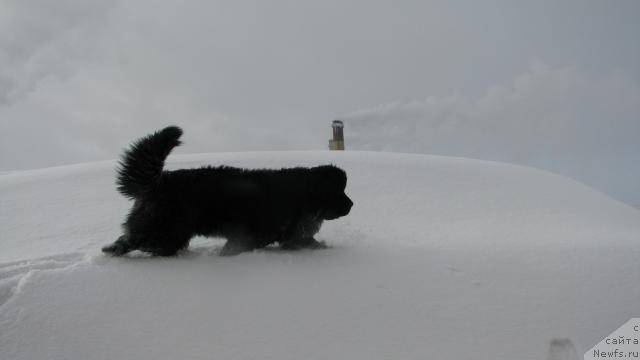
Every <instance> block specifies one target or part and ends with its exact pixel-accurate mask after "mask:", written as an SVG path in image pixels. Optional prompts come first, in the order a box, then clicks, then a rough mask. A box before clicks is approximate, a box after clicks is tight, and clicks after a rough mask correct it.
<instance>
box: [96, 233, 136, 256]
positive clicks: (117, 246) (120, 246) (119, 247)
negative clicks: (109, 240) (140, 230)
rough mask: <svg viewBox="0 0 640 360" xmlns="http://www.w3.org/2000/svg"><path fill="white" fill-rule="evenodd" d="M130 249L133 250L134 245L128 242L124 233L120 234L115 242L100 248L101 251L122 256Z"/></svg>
mask: <svg viewBox="0 0 640 360" xmlns="http://www.w3.org/2000/svg"><path fill="white" fill-rule="evenodd" d="M132 250H135V247H134V246H133V245H132V244H131V242H129V237H128V236H126V235H122V236H120V237H119V238H118V240H116V242H114V243H113V244H111V245H107V246H105V247H103V248H102V252H103V253H105V254H109V255H113V256H122V255H124V254H126V253H128V252H130V251H132Z"/></svg>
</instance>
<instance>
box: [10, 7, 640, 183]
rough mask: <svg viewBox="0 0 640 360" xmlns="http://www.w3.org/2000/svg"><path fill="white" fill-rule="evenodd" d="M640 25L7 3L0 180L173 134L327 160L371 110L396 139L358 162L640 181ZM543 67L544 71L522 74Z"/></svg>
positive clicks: (532, 14)
mask: <svg viewBox="0 0 640 360" xmlns="http://www.w3.org/2000/svg"><path fill="white" fill-rule="evenodd" d="M638 10H640V3H638V2H637V1H624V0H621V1H617V2H615V4H608V3H607V4H606V5H604V4H603V3H602V2H601V1H597V0H596V1H591V0H575V1H574V0H570V1H568V2H564V3H562V4H558V3H557V2H556V1H553V0H540V1H537V2H532V3H528V4H520V3H519V4H513V5H511V4H510V3H505V2H504V1H501V0H488V2H483V3H482V4H479V3H478V2H477V1H468V2H466V3H460V2H450V1H439V0H437V1H429V2H419V1H416V2H402V3H401V4H400V3H398V2H392V1H381V2H375V4H374V3H373V2H370V1H367V0H354V1H349V2H344V1H340V0H325V1H312V2H295V1H294V2H292V1H288V0H274V1H270V2H268V3H266V2H264V1H259V0H249V1H228V0H219V1H218V0H216V1H209V0H193V1H188V2H157V1H153V0H127V1H123V0H95V1H94V0H60V1H53V2H52V1H46V0H5V1H2V2H0V171H5V170H13V169H25V168H34V167H44V166H53V165H61V164H68V163H74V162H82V161H95V160H102V159H112V158H115V157H116V156H117V155H118V154H119V153H120V152H121V149H122V148H123V147H125V146H126V145H127V144H129V143H130V142H131V140H132V139H133V138H135V137H137V136H141V135H144V134H146V133H148V132H151V131H154V130H156V129H158V128H160V127H162V126H165V125H168V124H177V125H181V126H183V127H184V128H185V145H184V146H182V147H180V148H178V149H177V152H182V153H188V152H212V151H242V150H284V149H296V150H299V149H325V148H326V144H327V143H326V140H327V138H328V137H329V135H330V128H329V124H330V121H331V120H332V119H334V118H335V117H337V115H339V114H344V113H349V112H350V111H352V110H353V109H359V108H365V110H364V111H362V112H360V115H362V116H359V115H358V113H355V114H351V117H352V119H354V120H355V119H356V118H359V117H360V118H368V119H369V122H371V123H376V122H377V123H379V124H381V125H380V126H384V129H385V133H381V132H375V131H373V130H372V129H369V130H365V129H356V128H355V127H354V128H353V129H350V128H347V136H354V135H357V134H356V132H362V134H363V136H361V137H360V140H359V141H360V143H359V144H360V146H361V147H362V148H366V147H372V148H373V147H380V146H382V147H385V148H388V149H391V150H393V149H401V150H403V151H425V149H426V151H429V152H441V153H446V154H451V155H456V154H458V155H463V156H472V157H482V158H492V159H498V160H504V161H513V162H520V163H526V164H530V165H534V166H539V167H543V168H546V169H552V170H554V171H556V170H557V171H564V173H569V174H572V176H575V177H577V178H581V179H590V180H589V181H591V182H590V183H591V184H596V183H597V181H601V182H603V183H606V184H608V185H607V186H610V187H612V185H611V184H613V182H614V181H615V180H616V179H610V178H606V179H604V180H597V179H600V178H602V177H603V175H602V174H603V173H604V170H607V169H609V170H615V171H627V172H625V173H620V176H619V179H620V180H618V181H619V182H620V183H622V182H626V181H632V180H633V181H635V179H637V178H636V177H634V176H635V175H634V174H635V173H633V172H632V171H631V170H629V169H637V166H628V167H627V170H625V166H622V165H620V164H629V163H630V160H628V157H630V156H631V155H630V154H634V152H636V153H637V147H636V146H635V145H634V143H632V142H631V140H629V139H630V137H631V133H632V131H634V130H637V127H635V126H636V125H635V124H636V123H637V120H636V119H637V117H638V108H637V105H636V104H637V84H638V82H640V68H639V67H638V64H639V63H640V43H639V42H637V39H636V37H637V36H636V34H638V33H640V22H638V21H637V18H636V16H635V14H637V13H638ZM532 59H543V60H544V62H541V63H540V64H539V65H535V66H533V67H532V68H531V69H530V70H529V71H527V72H526V73H524V74H520V72H522V68H523V67H524V66H526V65H527V64H529V63H530V62H531V61H532ZM545 64H546V65H545ZM565 65H568V66H565ZM512 80H513V81H512ZM507 83H508V85H495V84H507ZM456 89H458V90H456ZM407 99H418V100H417V101H409V100H407ZM396 100H397V102H395V103H389V104H387V105H382V106H379V107H376V108H371V106H374V105H377V104H381V103H388V102H389V101H396ZM385 119H386V120H385ZM603 119H604V120H603ZM607 124H611V125H607ZM551 129H553V131H551ZM619 129H626V130H628V131H623V130H619ZM525 134H526V135H525ZM364 135H366V136H364ZM400 136H402V137H404V141H403V144H398V143H397V142H391V143H390V142H389V141H388V139H389V138H390V137H391V138H394V137H400ZM529 138H531V139H537V140H536V141H539V143H534V142H533V141H527V140H528V139H529ZM576 139H578V140H576ZM425 142H426V143H428V144H429V145H428V146H427V147H425V145H424V143H425ZM576 143H577V144H576ZM374 144H378V145H374ZM491 144H495V146H494V147H492V146H491ZM592 147H598V148H599V149H600V151H594V150H592ZM534 155H535V156H534ZM616 159H618V160H616ZM614 160H615V161H614ZM605 162H609V163H611V165H610V166H611V167H610V168H607V169H605V168H602V167H597V168H596V167H592V165H593V164H602V163H605ZM613 164H619V166H618V165H616V166H613ZM565 167H566V169H565ZM582 174H586V175H582ZM594 179H595V180H594ZM596 180H597V181H596ZM596 185H597V184H596ZM622 185H624V184H622ZM622 185H621V188H624V187H625V186H626V185H625V186H622ZM594 186H595V185H594Z"/></svg>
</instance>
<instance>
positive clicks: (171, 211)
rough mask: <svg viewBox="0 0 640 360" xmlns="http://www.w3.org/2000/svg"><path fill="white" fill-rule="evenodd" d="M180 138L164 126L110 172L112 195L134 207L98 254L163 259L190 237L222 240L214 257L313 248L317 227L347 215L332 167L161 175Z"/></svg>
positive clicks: (339, 174) (341, 184)
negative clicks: (147, 255) (264, 249)
mask: <svg viewBox="0 0 640 360" xmlns="http://www.w3.org/2000/svg"><path fill="white" fill-rule="evenodd" d="M181 135H182V130H181V129H180V128H179V127H176V126H170V127H167V128H165V129H163V130H160V131H158V132H156V133H154V134H151V135H149V136H146V137H144V138H142V139H139V140H137V141H136V142H134V143H133V145H132V146H131V148H130V149H129V150H128V151H126V152H125V154H124V155H123V157H122V160H121V161H120V167H119V169H118V176H117V185H118V190H119V191H120V193H122V194H123V195H124V196H126V197H128V198H130V199H132V200H134V201H135V202H134V204H133V207H132V209H131V211H130V212H129V214H128V216H127V219H126V221H125V223H124V224H123V226H122V228H123V232H124V234H123V235H122V236H120V238H119V239H118V240H117V241H116V242H114V243H113V244H111V245H108V246H105V247H104V248H103V249H102V251H103V252H105V253H108V254H111V255H116V256H119V255H124V254H126V253H128V252H129V251H132V250H142V251H145V252H149V253H152V254H154V255H161V256H171V255H175V254H176V253H177V252H178V251H179V250H181V249H184V248H186V247H187V246H188V245H189V240H190V239H191V238H192V237H193V236H195V235H203V236H220V237H224V238H226V239H227V242H226V244H225V246H224V247H223V248H222V250H221V252H220V254H221V255H236V254H238V253H241V252H243V251H250V250H253V249H257V248H262V247H265V246H267V245H269V244H273V243H278V244H279V245H280V246H281V247H282V248H286V249H300V248H320V247H324V244H323V243H321V242H318V241H316V240H315V239H314V238H313V236H314V235H315V234H316V233H317V232H318V231H319V230H320V226H321V225H322V222H323V220H332V219H336V218H339V217H341V216H345V215H347V214H348V213H349V211H350V209H351V206H352V205H353V202H352V201H351V200H350V199H349V197H348V196H347V195H346V194H345V193H344V189H345V187H346V184H347V175H346V173H345V172H344V171H343V170H342V169H340V168H338V167H336V166H333V165H325V166H318V167H313V168H302V167H298V168H290V169H281V170H247V169H240V168H233V167H227V166H220V167H203V168H199V169H185V170H175V171H165V170H163V167H164V161H165V159H166V157H167V156H168V155H169V153H170V152H171V150H172V149H173V148H174V147H175V146H178V145H179V144H180V141H179V138H180V136H181Z"/></svg>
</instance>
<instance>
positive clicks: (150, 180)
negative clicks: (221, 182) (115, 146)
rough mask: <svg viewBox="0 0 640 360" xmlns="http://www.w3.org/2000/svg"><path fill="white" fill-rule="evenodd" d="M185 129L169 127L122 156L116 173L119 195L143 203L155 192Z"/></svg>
mask: <svg viewBox="0 0 640 360" xmlns="http://www.w3.org/2000/svg"><path fill="white" fill-rule="evenodd" d="M181 135H182V129H180V128H179V127H177V126H169V127H166V128H164V129H162V130H160V131H156V132H155V133H153V134H151V135H147V136H145V137H143V138H141V139H138V140H136V141H135V142H134V143H133V145H131V147H130V148H129V149H128V150H127V151H126V152H125V153H124V154H123V155H122V158H121V159H120V162H119V164H118V165H119V168H118V170H117V172H118V174H117V179H116V184H117V185H118V191H120V193H121V194H122V195H124V196H126V197H128V198H130V199H140V198H143V197H145V196H146V195H148V194H149V193H151V191H153V189H154V188H155V186H156V184H157V182H158V179H160V175H162V168H163V167H164V160H165V159H166V158H167V156H168V155H169V153H170V152H171V150H172V149H173V148H174V147H176V146H178V145H180V140H179V139H180V136H181Z"/></svg>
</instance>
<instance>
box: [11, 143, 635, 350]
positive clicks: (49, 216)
mask: <svg viewBox="0 0 640 360" xmlns="http://www.w3.org/2000/svg"><path fill="white" fill-rule="evenodd" d="M325 163H334V164H337V165H338V166H341V167H342V168H344V169H345V170H346V171H347V173H348V176H349V182H348V185H347V193H348V194H349V196H350V197H351V198H352V199H353V200H354V202H355V205H354V208H353V210H352V213H351V214H350V215H349V216H347V217H345V218H342V219H339V220H336V221H329V222H327V223H325V225H324V226H323V228H322V231H321V232H320V233H319V235H318V238H319V239H320V240H324V241H326V242H327V243H328V244H329V245H330V246H331V248H330V249H327V250H318V251H302V252H286V251H280V250H278V249H265V250H262V251H256V252H252V253H247V254H243V255H240V256H237V257H233V258H221V257H218V256H217V251H218V250H219V248H220V246H221V245H222V243H223V242H222V241H221V240H219V239H202V238H198V239H195V240H194V241H193V242H192V246H191V247H190V249H189V250H188V251H185V252H184V253H183V254H181V255H180V256H178V257H175V258H166V259H165V258H150V257H147V256H144V255H142V254H137V255H134V256H132V257H125V258H110V257H105V256H103V255H102V254H100V253H99V250H98V249H99V248H100V246H102V245H103V244H106V243H109V242H111V241H113V240H114V239H115V238H116V237H117V236H118V235H119V224H120V222H121V221H122V219H123V217H124V215H125V213H126V211H127V210H128V207H129V206H130V204H129V203H128V202H127V201H126V200H125V199H124V198H123V197H121V196H120V195H119V194H117V193H116V191H115V186H114V167H115V162H102V163H92V164H81V165H75V166H68V167H60V168H50V169H42V170H34V171H28V172H14V173H10V174H5V175H0V193H1V194H2V201H0V229H1V233H0V234H1V239H0V244H1V245H2V250H3V251H2V253H0V328H1V329H2V331H1V332H0V358H3V359H4V358H7V359H17V360H19V359H35V358H52V359H58V358H71V359H174V358H190V359H210V358H220V359H301V358H305V359H315V358H318V359H320V358H323V359H324V358H344V359H378V358H379V359H388V358H403V359H409V358H416V359H422V358H425V357H426V358H439V359H456V358H492V359H512V358H519V359H541V358H543V357H544V356H545V354H546V353H547V351H548V346H549V345H548V344H549V343H550V342H551V343H553V339H557V338H562V339H570V341H571V342H572V344H573V345H574V346H575V347H576V349H577V352H578V353H581V352H583V351H584V350H585V349H588V348H590V347H591V346H593V344H595V343H597V342H598V341H600V340H601V339H602V337H604V336H605V335H606V334H608V331H609V330H610V329H613V328H616V327H617V326H618V325H619V324H621V323H623V322H624V321H626V320H628V319H629V318H631V317H633V316H637V314H638V311H640V306H639V305H638V303H639V302H638V299H639V298H640V289H638V287H637V286H635V283H636V280H637V278H638V277H639V276H640V265H638V261H637V259H638V258H639V255H640V211H638V210H637V209H635V208H632V207H630V206H627V205H625V204H623V203H621V202H619V201H616V200H613V199H611V198H609V197H607V196H605V195H603V194H600V193H597V192H595V191H593V190H592V189H590V188H588V187H586V186H584V185H581V184H579V183H577V182H575V181H573V180H570V179H568V178H564V177H562V176H558V175H554V174H550V173H546V172H543V171H540V170H535V169H531V168H525V167H519V166H513V165H505V164H500V163H494V162H486V161H477V160H468V159H457V158H447V157H437V156H424V155H404V154H388V153H367V152H262V153H229V154H202V155H188V156H178V157H172V158H170V159H169V162H168V167H169V168H187V167H196V166H200V165H204V164H211V165H218V164H225V165H234V166H243V167H254V168H257V167H260V168H262V167H269V168H279V167H289V166H299V165H316V164H325Z"/></svg>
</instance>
